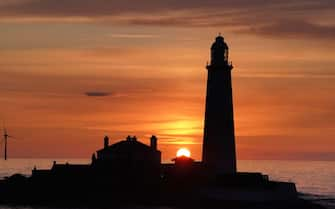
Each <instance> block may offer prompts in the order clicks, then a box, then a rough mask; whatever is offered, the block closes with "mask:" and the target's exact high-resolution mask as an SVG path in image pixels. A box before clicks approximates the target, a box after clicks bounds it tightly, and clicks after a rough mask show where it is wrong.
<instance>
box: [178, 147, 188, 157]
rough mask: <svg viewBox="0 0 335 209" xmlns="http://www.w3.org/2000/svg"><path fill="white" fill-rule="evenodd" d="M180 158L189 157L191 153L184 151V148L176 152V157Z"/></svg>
mask: <svg viewBox="0 0 335 209" xmlns="http://www.w3.org/2000/svg"><path fill="white" fill-rule="evenodd" d="M181 156H185V157H191V152H190V150H188V149H186V148H180V149H179V150H178V151H177V157H181Z"/></svg>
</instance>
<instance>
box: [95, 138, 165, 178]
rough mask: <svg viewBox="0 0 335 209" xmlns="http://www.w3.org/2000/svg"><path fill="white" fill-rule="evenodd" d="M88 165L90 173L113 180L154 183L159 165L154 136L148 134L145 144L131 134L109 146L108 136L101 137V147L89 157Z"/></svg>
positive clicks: (159, 158) (158, 152)
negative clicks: (148, 138)
mask: <svg viewBox="0 0 335 209" xmlns="http://www.w3.org/2000/svg"><path fill="white" fill-rule="evenodd" d="M92 166H93V168H94V172H97V173H100V174H99V175H101V176H106V177H108V178H109V181H115V183H118V182H127V183H128V184H131V183H133V184H135V183H141V184H145V183H153V184H154V183H157V182H158V181H159V176H160V166H161V152H160V151H159V150H157V138H156V137H155V136H152V137H151V139H150V146H148V145H146V144H143V143H141V142H139V141H138V140H137V138H136V137H135V136H134V137H131V136H128V137H127V138H126V139H125V140H122V141H119V142H117V143H115V144H112V145H109V139H108V137H105V138H104V148H103V149H100V150H98V151H97V157H96V158H95V155H94V157H93V156H92ZM155 179H156V180H155Z"/></svg>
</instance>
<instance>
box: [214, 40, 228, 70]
mask: <svg viewBox="0 0 335 209" xmlns="http://www.w3.org/2000/svg"><path fill="white" fill-rule="evenodd" d="M227 63H228V45H227V44H226V42H225V41H224V38H223V36H221V35H219V36H218V37H216V38H215V42H214V43H213V44H212V47H211V65H223V64H227Z"/></svg>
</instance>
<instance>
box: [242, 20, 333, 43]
mask: <svg viewBox="0 0 335 209" xmlns="http://www.w3.org/2000/svg"><path fill="white" fill-rule="evenodd" d="M241 32H249V33H252V34H258V35H263V36H269V37H284V38H299V37H300V36H302V35H303V36H304V37H308V38H326V39H333V38H334V37H335V25H332V26H328V25H320V24H315V23H310V22H306V21H303V20H284V21H279V22H275V23H273V24H270V25H265V26H259V27H250V28H248V29H245V30H243V31H241Z"/></svg>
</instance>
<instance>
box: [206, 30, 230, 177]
mask: <svg viewBox="0 0 335 209" xmlns="http://www.w3.org/2000/svg"><path fill="white" fill-rule="evenodd" d="M232 69H233V66H232V64H231V63H230V62H229V60H228V45H227V44H226V43H225V41H224V38H223V37H222V36H221V35H219V36H218V37H216V39H215V42H214V43H213V45H212V47H211V61H210V64H208V65H207V70H208V79H207V95H206V110H205V126H204V139H203V153H202V160H203V163H204V165H205V166H206V167H207V168H208V169H209V170H210V171H211V172H213V173H215V174H234V173H236V151H235V134H234V113H233V112H234V111H233V97H232V84H231V70H232Z"/></svg>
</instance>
